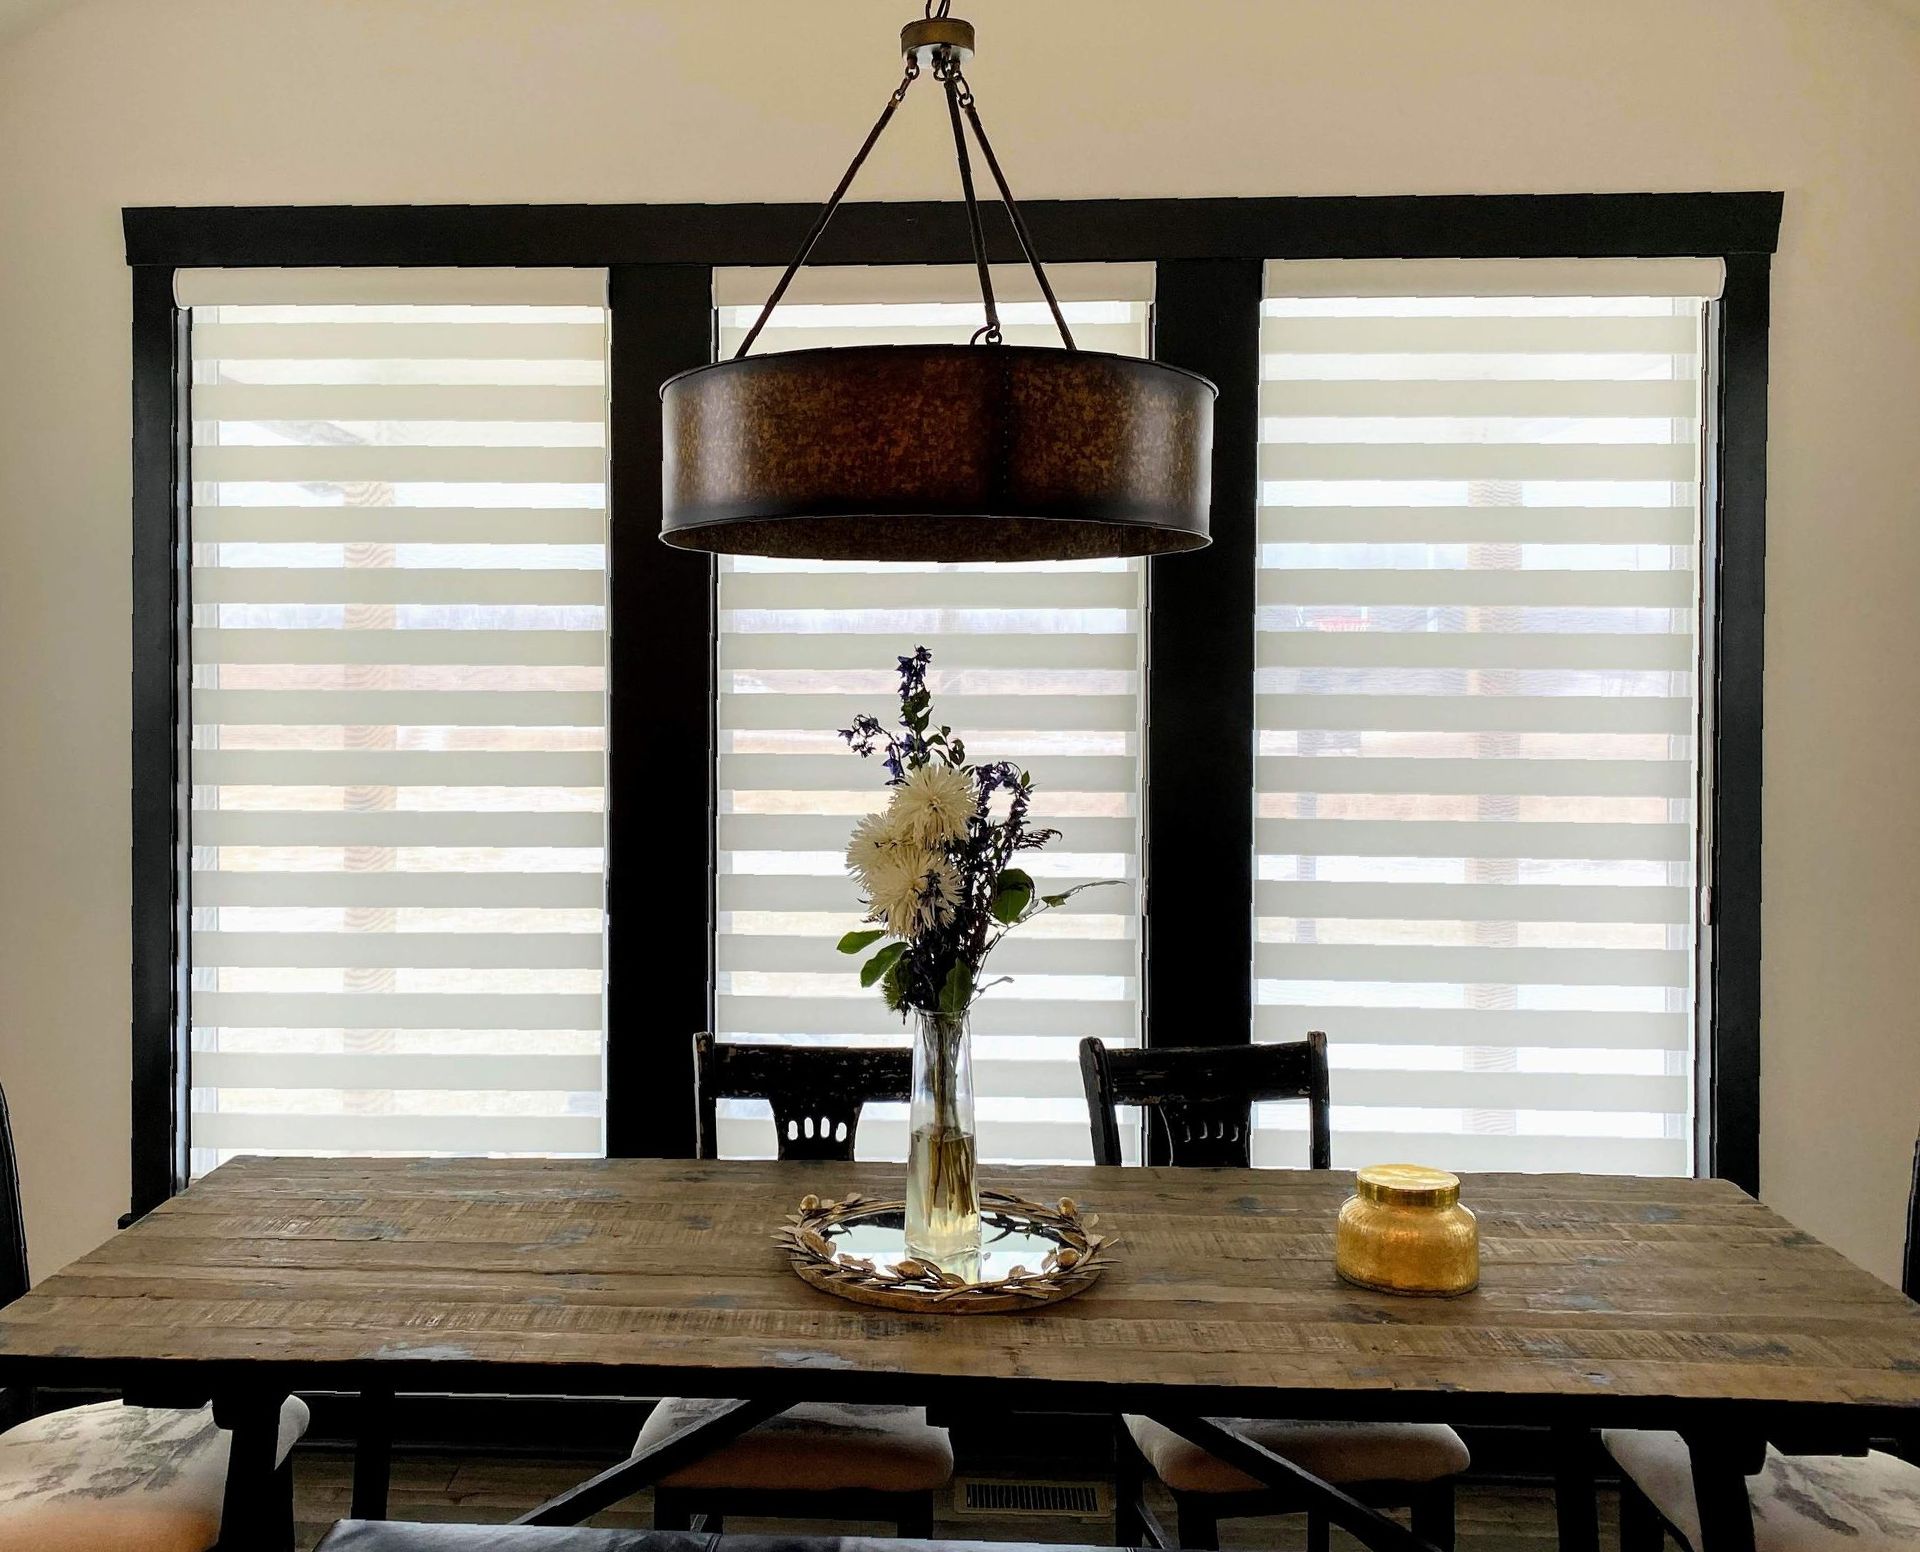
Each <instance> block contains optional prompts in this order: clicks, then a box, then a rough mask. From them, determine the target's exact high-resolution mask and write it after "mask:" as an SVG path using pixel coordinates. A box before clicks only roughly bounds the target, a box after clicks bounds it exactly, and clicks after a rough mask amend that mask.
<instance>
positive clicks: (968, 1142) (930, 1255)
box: [906, 1011, 980, 1282]
mask: <svg viewBox="0 0 1920 1552" xmlns="http://www.w3.org/2000/svg"><path fill="white" fill-rule="evenodd" d="M916 1025H917V1027H916V1029H915V1032H914V1039H913V1106H912V1115H911V1118H910V1121H909V1135H908V1142H907V1212H906V1238H907V1252H908V1254H910V1255H914V1256H917V1257H919V1258H920V1259H921V1260H923V1261H931V1262H932V1263H933V1264H934V1265H935V1266H938V1267H939V1268H940V1269H941V1270H942V1271H947V1272H952V1273H953V1274H954V1275H955V1276H958V1277H964V1278H966V1279H967V1280H968V1281H969V1282H972V1281H975V1280H976V1279H977V1278H978V1276H979V1268H980V1183H979V1178H978V1176H977V1174H976V1173H975V1164H976V1159H977V1152H976V1149H975V1146H974V1122H973V1050H972V1046H971V1044H970V1042H969V1038H968V1030H967V1016H966V1015H965V1014H964V1013H962V1014H943V1013H929V1012H925V1011H922V1012H919V1013H917V1014H916Z"/></svg>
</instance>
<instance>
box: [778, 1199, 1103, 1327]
mask: <svg viewBox="0 0 1920 1552" xmlns="http://www.w3.org/2000/svg"><path fill="white" fill-rule="evenodd" d="M1099 1221H1100V1220H1099V1218H1098V1217H1097V1216H1096V1215H1095V1214H1093V1213H1082V1212H1081V1211H1080V1208H1079V1206H1078V1205H1077V1204H1076V1203H1075V1202H1074V1201H1073V1200H1072V1199H1071V1198H1069V1197H1062V1198H1061V1199H1060V1201H1059V1202H1058V1203H1056V1204H1055V1205H1054V1206H1052V1207H1043V1206H1042V1205H1041V1204H1040V1203H1038V1202H1027V1201H1022V1200H1021V1199H1020V1198H1019V1197H1015V1196H1007V1195H1004V1194H1002V1193H1000V1192H998V1191H982V1192H981V1193H980V1249H979V1251H978V1252H977V1253H963V1254H961V1255H958V1256H949V1257H942V1258H941V1260H940V1262H938V1263H936V1262H934V1261H931V1260H927V1259H923V1258H922V1257H919V1256H914V1255H910V1254H909V1253H908V1251H907V1236H906V1227H905V1225H906V1203H905V1202H871V1201H868V1200H866V1199H865V1198H863V1197H861V1196H858V1195H854V1196H848V1197H846V1198H844V1199H843V1200H841V1201H838V1202H832V1201H823V1200H822V1199H821V1198H819V1197H817V1196H809V1197H805V1198H803V1199H802V1200H801V1203H800V1210H799V1211H798V1212H794V1213H789V1214H788V1215H787V1222H786V1226H785V1227H784V1228H782V1229H781V1230H780V1231H779V1232H778V1233H777V1234H776V1235H775V1236H774V1240H775V1243H777V1244H778V1245H779V1246H780V1248H781V1249H782V1250H783V1251H785V1252H786V1255H787V1259H788V1261H789V1262H791V1263H792V1265H793V1270H794V1271H795V1273H796V1274H798V1276H799V1277H800V1279H801V1280H802V1281H803V1282H808V1283H811V1284H812V1285H813V1286H814V1287H816V1288H820V1289H824V1290H825V1291H826V1292H828V1293H834V1294H838V1295H839V1296H840V1297H841V1298H843V1299H851V1300H853V1301H854V1302H855V1303H856V1304H873V1305H878V1306H879V1307H880V1308H882V1309H893V1310H913V1311H921V1312H925V1313H929V1314H940V1315H992V1314H1003V1313H1005V1312H1007V1311H1009V1310H1026V1309H1038V1308H1040V1307H1041V1306H1043V1305H1047V1304H1057V1303H1058V1302H1059V1301H1060V1300H1062V1299H1070V1298H1072V1297H1073V1296H1074V1295H1075V1294H1076V1293H1079V1292H1081V1291H1082V1290H1083V1289H1086V1288H1089V1287H1091V1286H1092V1285H1093V1283H1094V1281H1095V1279H1097V1278H1098V1277H1099V1276H1100V1274H1101V1273H1102V1272H1103V1271H1105V1270H1106V1269H1107V1268H1108V1267H1109V1266H1110V1265H1112V1261H1111V1259H1110V1256H1109V1252H1110V1251H1111V1250H1112V1248H1113V1245H1114V1243H1115V1241H1114V1238H1113V1236H1112V1235H1109V1234H1099V1233H1096V1232H1095V1230H1094V1225H1095V1224H1097V1223H1098V1222H1099Z"/></svg>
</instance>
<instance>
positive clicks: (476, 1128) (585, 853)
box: [178, 270, 607, 1173]
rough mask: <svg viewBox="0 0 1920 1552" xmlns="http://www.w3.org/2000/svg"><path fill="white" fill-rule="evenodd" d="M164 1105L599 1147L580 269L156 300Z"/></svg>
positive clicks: (344, 1137)
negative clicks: (177, 535) (165, 412)
mask: <svg viewBox="0 0 1920 1552" xmlns="http://www.w3.org/2000/svg"><path fill="white" fill-rule="evenodd" d="M178 295H179V301H180V303H181V305H183V306H190V307H191V309H192V314H191V316H192V335H191V337H192V362H193V379H192V399H191V404H192V422H193V439H192V476H193V493H192V496H193V504H192V514H191V530H190V532H191V537H192V545H193V548H192V560H191V579H190V580H191V596H192V640H191V662H192V675H193V676H192V693H191V724H192V747H191V750H190V754H189V761H190V770H191V782H192V794H193V812H192V836H193V853H192V872H191V875H190V878H189V880H188V888H189V890H190V901H191V909H192V943H191V946H190V951H191V965H192V982H191V995H190V1002H191V1029H190V1039H191V1058H190V1059H191V1105H190V1114H189V1117H188V1126H189V1139H188V1140H189V1144H190V1147H191V1150H192V1151H191V1159H192V1167H193V1170H194V1172H195V1173H199V1172H202V1171H204V1170H206V1169H209V1168H211V1167H212V1166H213V1165H214V1164H216V1163H219V1162H220V1161H222V1160H223V1159H225V1158H228V1157H230V1156H232V1155H233V1154H234V1153H237V1152H259V1151H273V1152H279V1153H313V1152H326V1153H551V1154H593V1153H598V1152H599V1151H601V1147H602V1126H601V1112H602V1101H601V1094H602V1087H603V1084H602V1067H603V1055H602V1039H601V1029H602V1016H601V1002H602V995H601V980H602V976H601V959H602V955H601V941H602V923H603V915H602V913H603V908H604V888H603V883H602V875H603V857H604V851H603V848H604V832H605V801H604V767H605V727H606V717H605V697H606V678H605V674H606V667H605V660H606V634H607V633H606V617H605V599H604V592H605V573H606V548H605V546H606V533H605V525H606V468H605V465H606V456H607V455H606V443H607V436H606V425H607V389H606V369H605V358H606V343H607V315H606V311H605V305H604V295H605V277H604V274H603V273H602V272H600V271H587V270H579V271H568V270H548V271H490V270H464V271H428V270H413V271H406V270H396V271H380V270H362V271H355V270H331V271H329V270H314V271H301V270H284V271H242V270H230V271H184V272H182V273H181V274H180V276H179V278H178Z"/></svg>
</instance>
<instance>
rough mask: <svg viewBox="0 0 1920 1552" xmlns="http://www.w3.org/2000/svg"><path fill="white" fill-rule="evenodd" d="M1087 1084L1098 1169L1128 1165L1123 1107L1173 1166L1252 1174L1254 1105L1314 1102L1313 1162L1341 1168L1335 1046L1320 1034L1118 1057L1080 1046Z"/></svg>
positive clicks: (1310, 1117) (1097, 1045)
mask: <svg viewBox="0 0 1920 1552" xmlns="http://www.w3.org/2000/svg"><path fill="white" fill-rule="evenodd" d="M1080 1077H1081V1080H1082V1082H1083V1083H1084V1084H1085V1085H1086V1090H1087V1116H1088V1120H1089V1121H1090V1122H1091V1123H1092V1125H1093V1161H1094V1163H1096V1164H1118V1163H1119V1162H1120V1115H1119V1107H1120V1106H1122V1105H1139V1106H1140V1107H1141V1108H1142V1110H1143V1111H1144V1112H1145V1114H1146V1117H1147V1128H1148V1133H1149V1136H1150V1137H1157V1138H1158V1139H1159V1140H1160V1141H1161V1142H1162V1143H1163V1144H1164V1145H1165V1147H1166V1155H1167V1158H1168V1160H1169V1161H1170V1162H1171V1163H1174V1164H1189V1165H1200V1166H1203V1167H1211V1168H1215V1169H1245V1168H1247V1166H1248V1165H1249V1164H1250V1163H1251V1162H1252V1144H1253V1106H1254V1105H1255V1104H1256V1103H1257V1102H1259V1101H1262V1100H1283V1099H1304V1100H1305V1101H1306V1102H1307V1128H1308V1139H1309V1146H1308V1160H1307V1162H1308V1163H1309V1164H1310V1165H1311V1166H1312V1167H1313V1168H1314V1169H1330V1168H1331V1167H1332V1165H1333V1135H1332V1132H1331V1130H1330V1123H1329V1120H1328V1114H1329V1110H1330V1108H1331V1107H1330V1104H1329V1101H1328V1097H1327V1037H1326V1036H1325V1035H1323V1034H1321V1033H1319V1032H1318V1031H1315V1032H1314V1033H1313V1034H1310V1035H1308V1036H1307V1038H1306V1039H1304V1040H1296V1041H1291V1042H1288V1043H1287V1044H1285V1045H1223V1046H1156V1047H1152V1048H1147V1049H1124V1048H1123V1049H1117V1050H1110V1049H1108V1047H1107V1045H1106V1044H1105V1043H1104V1042H1103V1041H1100V1040H1096V1039H1094V1038H1093V1037H1091V1036H1089V1037H1088V1038H1087V1039H1085V1040H1082V1041H1081V1042H1080Z"/></svg>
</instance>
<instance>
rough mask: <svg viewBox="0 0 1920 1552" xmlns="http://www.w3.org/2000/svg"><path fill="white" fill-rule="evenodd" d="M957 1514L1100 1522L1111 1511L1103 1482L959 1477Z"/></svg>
mask: <svg viewBox="0 0 1920 1552" xmlns="http://www.w3.org/2000/svg"><path fill="white" fill-rule="evenodd" d="M953 1512H954V1513H955V1514H980V1515H985V1514H1006V1515H1062V1516H1065V1517H1068V1518H1073V1519H1097V1518H1099V1517H1101V1516H1103V1515H1106V1514H1108V1513H1110V1512H1111V1510H1110V1508H1109V1505H1108V1498H1107V1489H1106V1486H1105V1484H1103V1483H1099V1482H1003V1481H993V1480H988V1479H983V1478H980V1477H956V1478H955V1479H954V1484H953Z"/></svg>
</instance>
